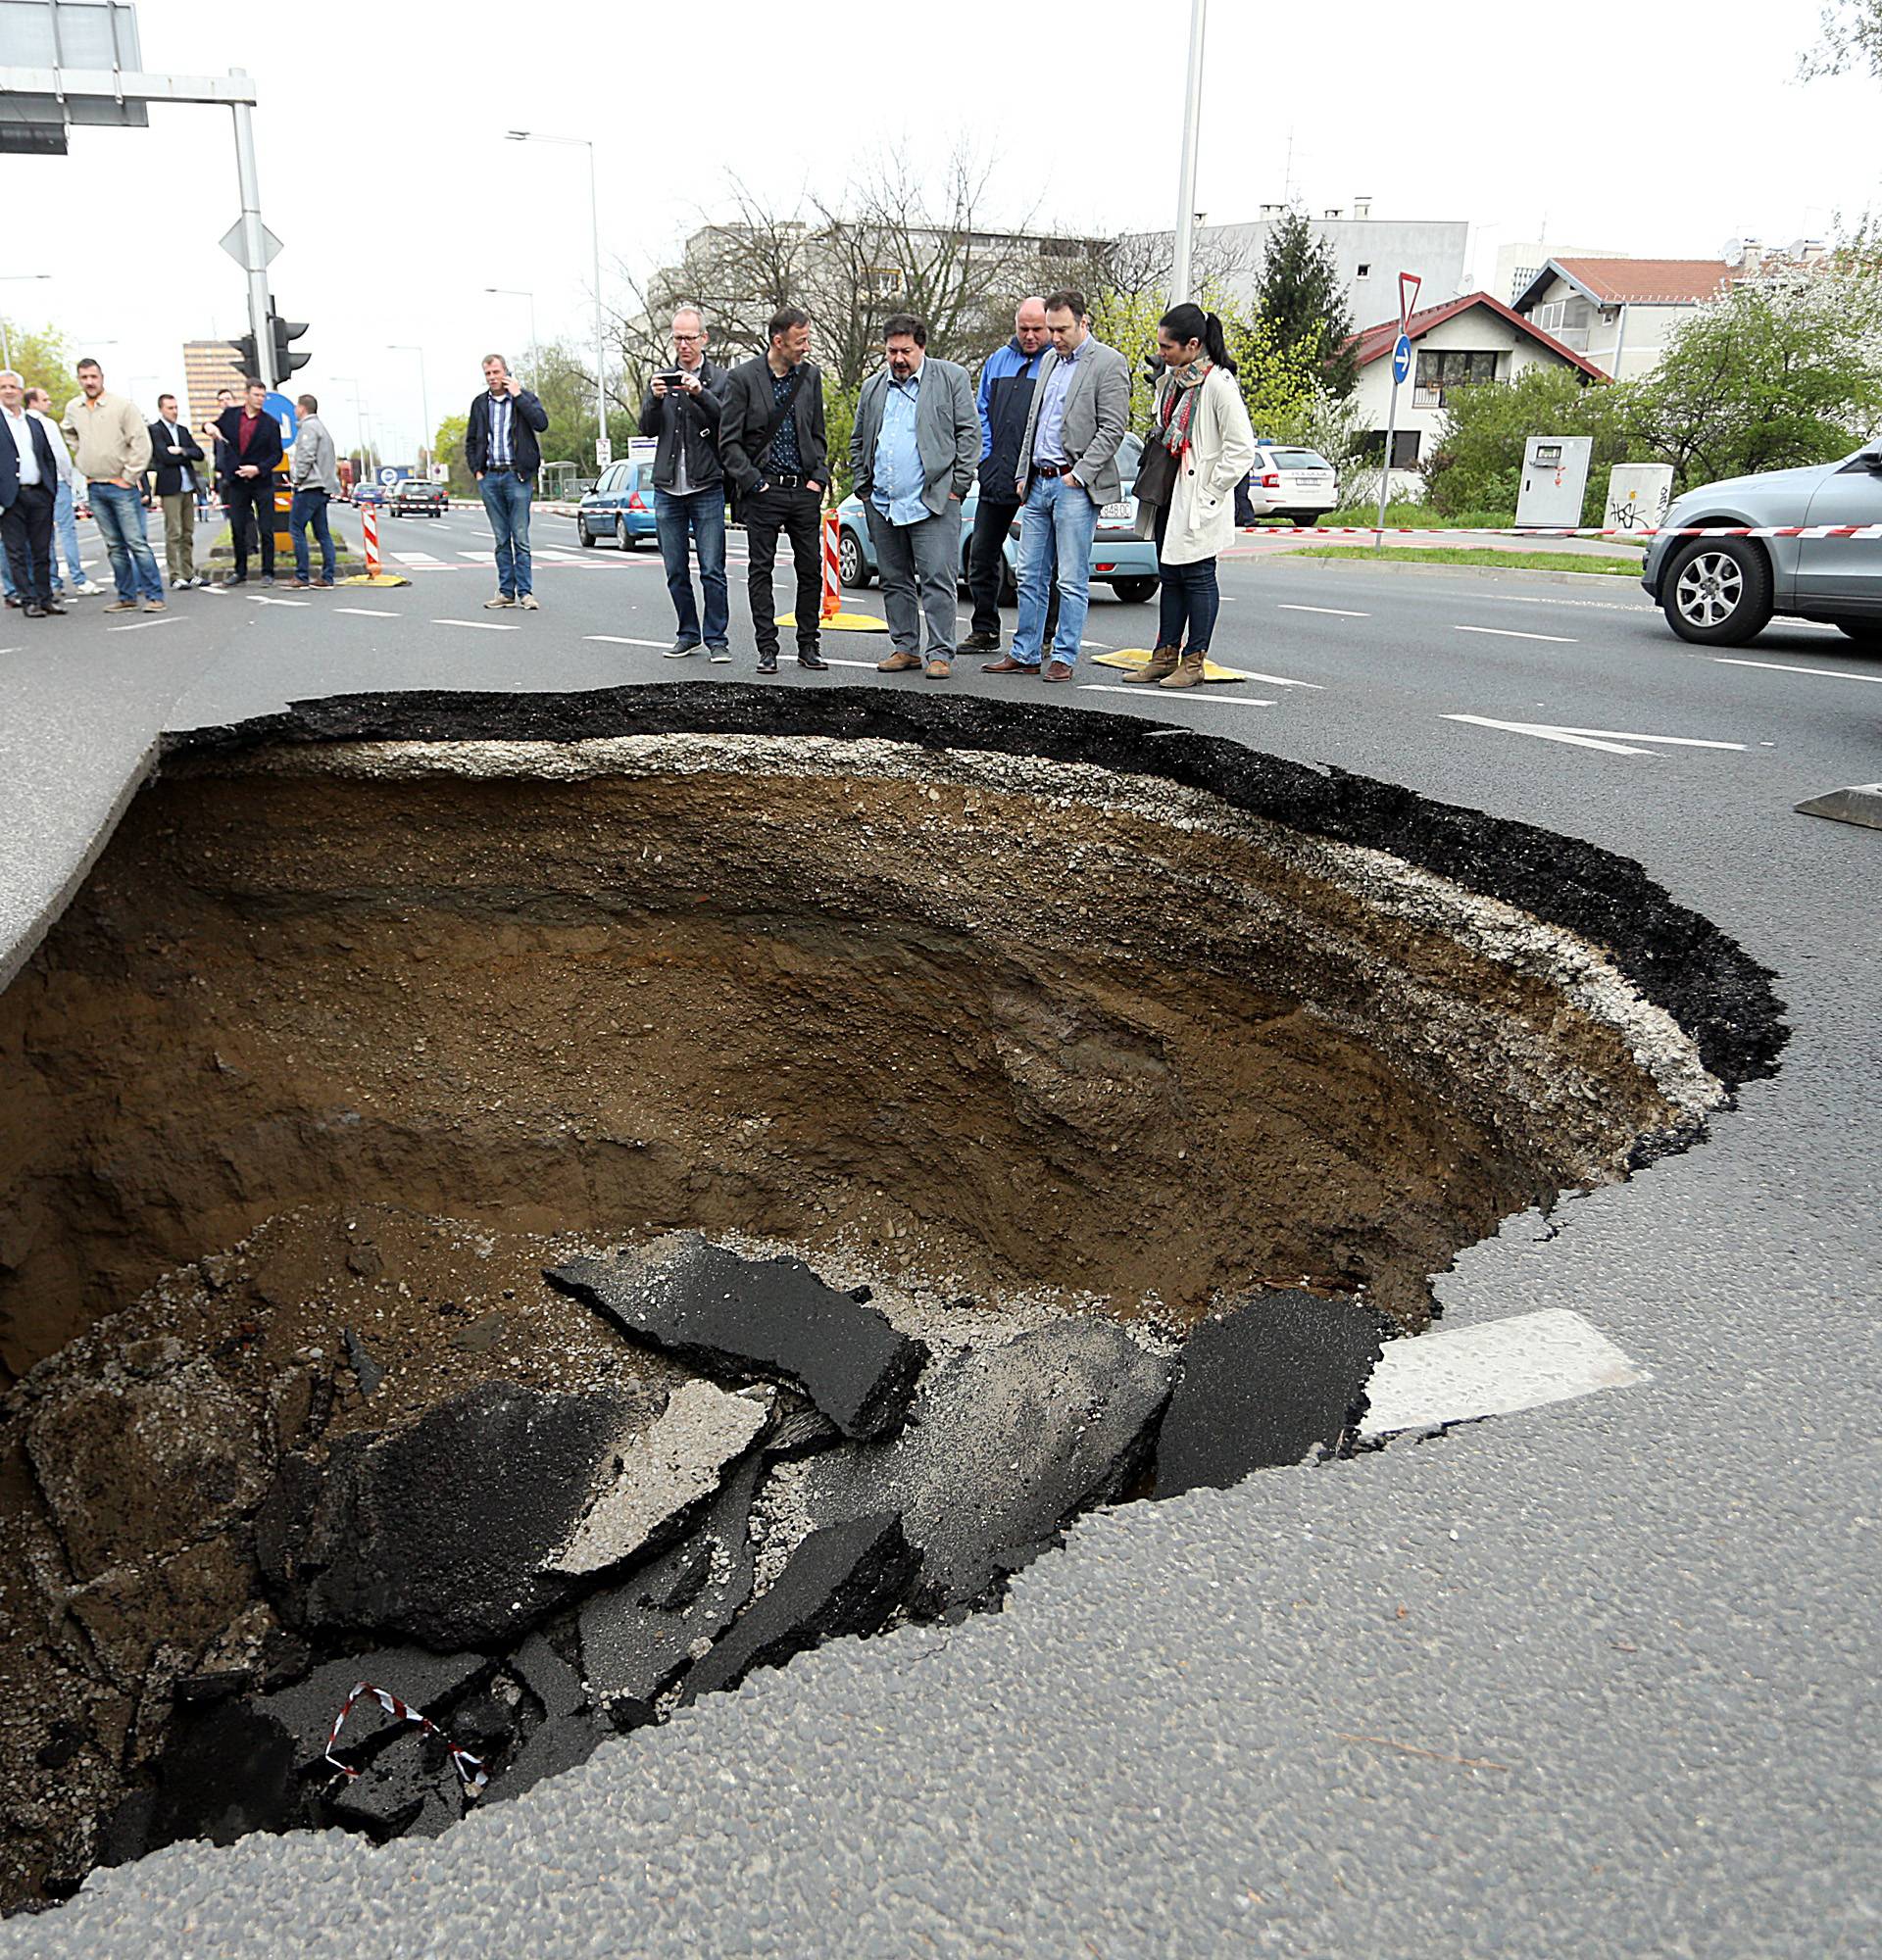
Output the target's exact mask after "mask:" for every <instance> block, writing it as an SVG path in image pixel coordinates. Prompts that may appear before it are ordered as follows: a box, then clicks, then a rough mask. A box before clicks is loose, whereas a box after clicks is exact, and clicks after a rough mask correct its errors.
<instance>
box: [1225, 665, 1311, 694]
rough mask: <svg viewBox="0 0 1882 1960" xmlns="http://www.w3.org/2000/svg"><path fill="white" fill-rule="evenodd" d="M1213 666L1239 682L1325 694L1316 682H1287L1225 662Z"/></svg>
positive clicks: (1274, 676)
mask: <svg viewBox="0 0 1882 1960" xmlns="http://www.w3.org/2000/svg"><path fill="white" fill-rule="evenodd" d="M1215 664H1216V665H1217V666H1219V667H1220V668H1221V669H1222V670H1223V672H1224V673H1232V674H1234V675H1235V676H1236V677H1237V679H1240V680H1261V681H1265V682H1266V683H1267V684H1268V686H1269V687H1305V688H1309V689H1311V690H1312V692H1313V693H1314V694H1324V693H1325V692H1326V690H1325V688H1323V687H1322V686H1321V685H1320V683H1319V682H1318V681H1316V680H1289V679H1288V677H1287V676H1286V675H1285V674H1264V673H1257V672H1256V671H1255V669H1254V668H1253V667H1232V666H1230V665H1229V664H1228V662H1226V661H1217V662H1215Z"/></svg>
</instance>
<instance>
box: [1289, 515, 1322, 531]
mask: <svg viewBox="0 0 1882 1960" xmlns="http://www.w3.org/2000/svg"><path fill="white" fill-rule="evenodd" d="M1325 515H1326V513H1325V512H1324V511H1296V512H1295V513H1294V521H1295V522H1296V523H1297V524H1299V525H1300V526H1301V528H1302V529H1303V530H1308V531H1311V530H1313V529H1315V528H1317V526H1318V524H1319V521H1320V519H1321V518H1322V517H1323V516H1325Z"/></svg>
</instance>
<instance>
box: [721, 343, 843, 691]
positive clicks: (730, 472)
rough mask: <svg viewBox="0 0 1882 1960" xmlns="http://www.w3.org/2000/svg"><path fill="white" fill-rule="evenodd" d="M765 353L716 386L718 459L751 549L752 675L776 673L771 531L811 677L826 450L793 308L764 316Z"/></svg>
mask: <svg viewBox="0 0 1882 1960" xmlns="http://www.w3.org/2000/svg"><path fill="white" fill-rule="evenodd" d="M769 339H770V346H769V348H768V351H767V352H766V353H764V354H759V355H754V356H753V358H752V359H751V360H749V361H741V362H740V363H739V365H738V366H737V367H736V368H733V369H732V371H731V372H730V374H728V375H727V376H726V377H725V412H724V414H723V415H722V416H721V417H719V424H718V454H719V458H720V461H721V462H722V463H723V464H724V466H725V474H726V475H727V476H728V477H729V478H730V479H731V482H732V485H733V487H734V488H735V489H736V490H737V492H738V511H739V515H740V517H741V518H743V520H744V524H745V538H746V542H747V544H748V545H749V546H750V547H751V564H750V569H749V572H748V575H747V578H746V581H745V590H746V592H747V594H748V595H749V597H750V599H751V605H752V635H753V637H754V638H755V639H756V640H757V641H758V670H759V672H760V673H762V674H774V673H775V672H776V671H777V616H776V613H775V611H774V610H773V601H772V598H771V567H772V565H774V564H776V563H777V539H778V533H779V532H780V531H781V532H783V533H784V534H785V536H787V537H788V538H789V539H790V541H791V558H792V560H793V562H794V563H795V564H796V567H797V663H798V665H799V666H801V667H813V668H816V669H817V670H819V671H820V670H821V669H823V668H825V667H827V666H828V665H829V662H828V661H826V660H825V659H824V658H823V656H822V655H821V654H820V653H819V652H818V651H817V647H818V641H819V624H820V620H821V617H822V601H823V554H822V547H821V545H820V543H819V541H818V538H817V532H818V529H819V525H820V521H821V519H820V512H821V509H822V503H823V486H824V484H825V483H827V482H828V481H829V480H830V478H829V445H828V442H827V440H826V438H825V436H824V433H823V376H822V375H821V374H820V373H819V372H818V371H817V365H816V363H815V362H813V361H812V360H811V359H810V352H811V317H810V315H809V314H807V313H806V312H805V311H804V309H803V308H802V307H794V306H786V307H779V308H778V310H777V311H776V313H774V314H773V315H772V316H771V320H770V329H769Z"/></svg>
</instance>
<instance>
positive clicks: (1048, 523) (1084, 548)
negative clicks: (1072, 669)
mask: <svg viewBox="0 0 1882 1960" xmlns="http://www.w3.org/2000/svg"><path fill="white" fill-rule="evenodd" d="M1097 530H1098V506H1097V505H1096V504H1094V503H1093V502H1092V500H1091V493H1090V492H1089V491H1088V490H1086V489H1084V488H1083V487H1082V485H1073V484H1067V483H1066V481H1065V478H1064V477H1063V476H1038V477H1035V478H1034V479H1033V484H1032V494H1031V495H1030V496H1028V497H1027V499H1026V502H1025V507H1024V509H1023V511H1022V512H1021V514H1020V517H1019V571H1018V579H1019V622H1018V624H1017V625H1016V626H1015V629H1014V635H1013V658H1014V659H1015V661H1017V662H1019V664H1020V665H1021V666H1027V667H1036V666H1037V665H1038V664H1039V662H1040V658H1041V655H1042V651H1043V648H1044V643H1045V636H1046V608H1047V606H1048V605H1049V604H1050V603H1051V599H1052V588H1053V582H1054V575H1055V571H1056V573H1057V579H1058V586H1059V630H1058V632H1057V633H1056V634H1055V635H1054V636H1053V642H1052V658H1053V659H1054V660H1055V661H1064V662H1065V664H1066V665H1067V666H1076V665H1077V664H1078V643H1079V641H1080V640H1081V639H1082V638H1083V637H1084V631H1085V613H1086V612H1087V611H1088V610H1089V609H1090V606H1091V541H1092V538H1093V537H1094V536H1095V535H1096V533H1097Z"/></svg>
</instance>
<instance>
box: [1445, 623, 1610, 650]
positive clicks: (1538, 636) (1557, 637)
mask: <svg viewBox="0 0 1882 1960" xmlns="http://www.w3.org/2000/svg"><path fill="white" fill-rule="evenodd" d="M1451 630H1452V631H1453V632H1454V633H1488V634H1490V635H1492V636H1493V637H1494V638H1496V639H1499V640H1547V641H1548V642H1549V643H1550V645H1551V646H1556V647H1578V646H1580V645H1581V642H1580V641H1579V640H1570V639H1565V638H1564V637H1563V636H1562V635H1561V634H1560V633H1518V632H1516V631H1515V630H1514V628H1513V627H1510V626H1453V627H1452V629H1451Z"/></svg>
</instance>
